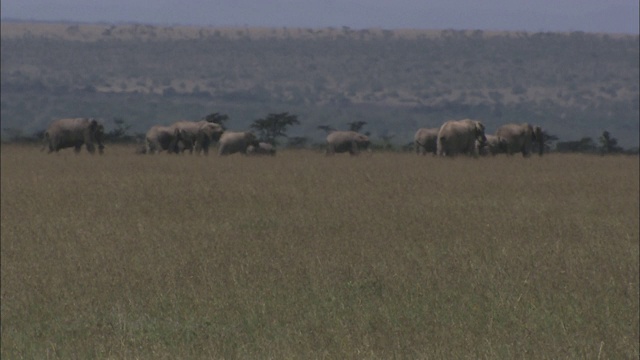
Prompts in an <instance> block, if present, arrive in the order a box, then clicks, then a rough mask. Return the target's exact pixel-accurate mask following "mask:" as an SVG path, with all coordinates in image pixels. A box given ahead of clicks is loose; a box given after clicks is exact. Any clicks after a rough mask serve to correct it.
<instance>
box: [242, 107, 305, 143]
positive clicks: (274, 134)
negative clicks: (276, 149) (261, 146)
mask: <svg viewBox="0 0 640 360" xmlns="http://www.w3.org/2000/svg"><path fill="white" fill-rule="evenodd" d="M298 124H300V121H298V117H297V116H296V115H292V114H289V113H288V112H283V113H279V114H269V115H267V117H266V118H264V119H258V120H255V121H254V122H253V123H252V124H251V128H252V129H254V130H255V131H256V132H257V133H258V138H259V139H260V140H261V141H264V142H268V143H270V144H273V145H277V140H276V138H278V137H281V136H282V137H287V129H288V127H290V126H292V125H298Z"/></svg>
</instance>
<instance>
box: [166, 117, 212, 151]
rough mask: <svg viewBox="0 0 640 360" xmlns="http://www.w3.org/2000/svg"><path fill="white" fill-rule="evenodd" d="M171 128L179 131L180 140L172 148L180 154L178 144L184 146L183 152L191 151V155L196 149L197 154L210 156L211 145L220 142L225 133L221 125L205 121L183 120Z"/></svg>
mask: <svg viewBox="0 0 640 360" xmlns="http://www.w3.org/2000/svg"><path fill="white" fill-rule="evenodd" d="M171 127H173V128H175V129H177V130H178V133H179V136H178V137H179V139H176V140H175V141H174V143H173V144H172V145H171V147H172V148H173V149H174V150H175V151H176V152H178V142H180V143H182V145H183V146H184V147H183V149H182V150H183V151H184V150H189V153H191V154H193V149H194V148H195V150H196V153H197V154H200V153H204V154H205V155H208V154H209V146H210V145H211V143H212V142H215V141H218V140H219V139H220V137H221V136H222V133H223V132H224V130H223V129H222V126H220V125H219V124H216V123H211V122H208V121H205V120H202V121H188V120H181V121H178V122H175V123H174V124H173V125H171Z"/></svg>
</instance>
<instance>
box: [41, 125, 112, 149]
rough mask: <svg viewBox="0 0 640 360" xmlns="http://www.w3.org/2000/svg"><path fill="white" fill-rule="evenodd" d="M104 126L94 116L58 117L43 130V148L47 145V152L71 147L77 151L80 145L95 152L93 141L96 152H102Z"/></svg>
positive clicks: (80, 147)
mask: <svg viewBox="0 0 640 360" xmlns="http://www.w3.org/2000/svg"><path fill="white" fill-rule="evenodd" d="M103 138H104V126H103V125H102V124H101V123H100V122H99V121H98V120H96V119H94V118H70V119H59V120H55V121H54V122H52V123H51V124H50V125H49V127H48V128H47V130H46V131H45V132H44V139H43V140H44V146H43V147H42V150H44V149H45V148H46V147H47V145H48V147H49V154H50V153H52V152H54V151H55V152H58V151H60V149H64V148H69V147H73V148H74V151H75V153H76V154H77V153H79V152H80V149H82V145H85V146H86V148H87V151H88V152H89V153H91V154H95V152H96V148H95V143H97V144H98V153H99V154H100V155H102V154H103V151H104V144H103V143H102V140H103Z"/></svg>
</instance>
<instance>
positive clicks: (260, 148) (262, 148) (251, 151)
mask: <svg viewBox="0 0 640 360" xmlns="http://www.w3.org/2000/svg"><path fill="white" fill-rule="evenodd" d="M247 155H270V156H275V155H276V148H275V147H274V146H273V145H271V144H269V143H267V142H259V143H258V145H257V146H254V145H249V147H247Z"/></svg>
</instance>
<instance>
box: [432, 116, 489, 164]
mask: <svg viewBox="0 0 640 360" xmlns="http://www.w3.org/2000/svg"><path fill="white" fill-rule="evenodd" d="M476 140H477V141H478V145H480V146H476ZM486 140H487V138H486V136H485V134H484V124H482V122H480V121H477V120H471V119H464V120H451V121H447V122H445V123H444V124H442V126H441V127H440V130H439V131H438V139H437V145H436V146H437V154H438V155H439V156H455V155H457V154H468V155H473V156H478V150H479V148H480V147H482V146H484V144H485V142H486Z"/></svg>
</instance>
